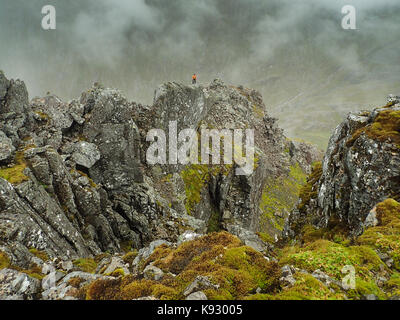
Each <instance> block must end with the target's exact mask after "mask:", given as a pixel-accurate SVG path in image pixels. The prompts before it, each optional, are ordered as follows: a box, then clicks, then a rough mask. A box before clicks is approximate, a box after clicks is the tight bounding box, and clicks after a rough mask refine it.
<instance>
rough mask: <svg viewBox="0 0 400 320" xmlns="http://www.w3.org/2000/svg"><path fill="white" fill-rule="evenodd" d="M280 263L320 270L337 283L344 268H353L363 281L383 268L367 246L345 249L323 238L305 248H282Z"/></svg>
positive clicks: (375, 254)
mask: <svg viewBox="0 0 400 320" xmlns="http://www.w3.org/2000/svg"><path fill="white" fill-rule="evenodd" d="M280 263H281V264H282V265H285V264H290V265H294V266H296V267H298V268H301V269H305V270H307V271H309V272H314V271H315V270H317V269H320V270H321V271H323V272H325V273H326V274H328V275H329V276H331V277H333V278H335V279H337V280H340V279H342V277H343V274H342V271H341V270H342V268H343V267H344V266H347V265H351V266H354V268H355V269H356V272H357V274H358V275H360V277H362V278H363V279H370V278H372V276H373V274H372V272H373V271H375V272H377V271H379V270H380V268H381V266H383V262H382V261H381V259H380V258H379V256H378V255H377V253H376V252H375V251H374V250H373V249H372V248H370V247H367V246H352V247H345V246H343V245H340V244H337V243H334V242H331V241H328V240H322V239H321V240H317V241H315V242H312V243H309V244H306V245H305V246H304V247H296V246H294V247H288V248H285V249H284V250H283V251H282V257H281V260H280Z"/></svg>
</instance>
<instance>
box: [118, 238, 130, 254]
mask: <svg viewBox="0 0 400 320" xmlns="http://www.w3.org/2000/svg"><path fill="white" fill-rule="evenodd" d="M119 245H120V247H121V250H122V251H123V252H125V253H127V252H130V251H131V250H132V249H133V241H132V240H128V241H121V242H120V244H119Z"/></svg>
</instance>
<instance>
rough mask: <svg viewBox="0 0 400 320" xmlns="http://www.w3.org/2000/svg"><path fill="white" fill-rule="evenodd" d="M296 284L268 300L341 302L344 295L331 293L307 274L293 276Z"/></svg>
mask: <svg viewBox="0 0 400 320" xmlns="http://www.w3.org/2000/svg"><path fill="white" fill-rule="evenodd" d="M295 278H296V284H295V285H294V286H293V287H291V288H288V289H285V290H283V291H282V292H280V293H279V294H277V295H275V296H270V297H269V299H270V300H341V299H344V295H343V294H340V293H332V292H331V291H330V290H329V289H328V288H327V287H326V286H324V285H323V284H322V283H321V282H320V281H318V280H316V279H315V278H314V277H312V276H311V275H308V274H302V273H298V274H296V275H295Z"/></svg>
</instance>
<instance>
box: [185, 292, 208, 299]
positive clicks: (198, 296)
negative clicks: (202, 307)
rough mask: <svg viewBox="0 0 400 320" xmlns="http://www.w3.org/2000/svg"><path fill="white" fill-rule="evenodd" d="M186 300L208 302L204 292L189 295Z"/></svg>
mask: <svg viewBox="0 0 400 320" xmlns="http://www.w3.org/2000/svg"><path fill="white" fill-rule="evenodd" d="M185 300H208V298H207V296H206V294H205V293H204V292H203V291H198V292H193V293H192V294H190V295H188V296H187V297H186V299H185Z"/></svg>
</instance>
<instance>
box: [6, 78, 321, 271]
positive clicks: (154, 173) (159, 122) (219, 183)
mask: <svg viewBox="0 0 400 320" xmlns="http://www.w3.org/2000/svg"><path fill="white" fill-rule="evenodd" d="M0 98H1V100H0V165H1V168H0V251H1V252H4V253H5V254H6V255H7V256H8V257H9V259H10V265H12V266H19V267H22V268H29V267H32V265H37V263H35V262H34V261H35V256H34V254H32V252H31V251H32V250H33V249H34V250H40V251H43V252H45V253H46V254H47V255H48V256H49V257H50V258H51V259H55V258H57V259H61V260H62V261H70V260H71V259H72V260H73V259H77V258H82V257H94V256H98V255H99V254H101V253H103V252H110V253H117V252H121V250H122V249H121V248H122V246H127V245H128V246H129V247H132V248H137V249H140V248H142V247H143V246H145V245H147V244H149V243H150V242H152V241H154V240H159V239H162V240H164V241H172V242H176V241H178V240H179V239H180V236H181V235H183V234H184V233H185V232H186V231H190V232H192V233H194V234H196V233H198V234H202V233H204V232H206V231H207V229H208V231H213V230H219V229H221V228H222V229H225V230H228V231H230V232H232V233H234V234H236V235H238V236H239V237H241V238H242V240H243V241H244V242H245V244H247V245H250V246H252V247H253V248H256V249H257V250H260V251H262V250H266V249H267V248H268V245H267V244H266V243H264V242H263V241H261V240H260V238H259V237H258V236H257V235H256V232H258V231H264V232H267V233H270V234H271V235H275V234H277V233H278V232H279V230H278V229H276V228H271V229H268V230H264V229H263V227H262V226H261V224H260V220H261V219H262V218H263V217H264V220H266V221H269V217H266V218H265V212H264V210H265V208H266V205H264V206H261V205H260V203H261V202H262V199H263V194H264V196H265V195H266V194H267V193H268V192H265V190H264V187H263V186H264V185H265V184H266V181H268V182H269V183H271V181H272V182H273V181H278V179H281V178H282V177H283V178H285V177H289V176H290V174H291V167H293V166H296V168H298V169H299V170H300V171H301V172H304V173H305V172H308V171H309V170H310V165H311V163H312V162H313V161H315V160H316V159H317V158H318V156H319V154H318V151H317V150H316V149H315V148H313V147H310V146H308V145H307V144H305V143H297V142H292V141H289V140H287V139H286V138H285V137H284V135H283V132H282V130H281V129H279V127H278V126H277V125H276V123H275V119H272V118H270V117H268V115H267V114H266V110H265V106H264V104H263V102H262V99H261V96H260V94H259V93H257V92H256V91H254V90H250V89H245V88H242V87H239V88H237V87H233V86H227V85H225V84H224V83H222V82H221V81H219V80H216V81H214V82H212V83H211V84H210V85H209V86H206V87H203V86H183V85H179V84H176V83H168V84H165V85H163V86H161V87H160V88H159V89H158V90H157V91H156V93H155V98H154V104H153V105H152V106H142V105H140V104H137V103H133V102H129V101H127V100H126V99H125V97H124V96H123V95H122V93H121V92H119V91H118V90H114V89H107V88H103V87H102V86H101V85H99V84H95V85H94V86H93V87H92V88H91V89H89V90H88V91H86V92H84V93H83V94H82V96H81V97H80V98H79V99H75V100H72V101H70V102H68V103H66V102H63V101H62V100H61V99H59V98H58V97H56V96H46V97H44V98H34V99H33V100H32V101H31V102H29V101H28V93H27V91H26V88H25V85H24V83H23V82H22V81H19V80H17V81H14V80H7V79H6V78H5V76H4V75H3V73H0ZM170 121H177V124H178V125H177V128H178V130H181V129H187V128H192V129H195V130H196V131H197V132H199V133H200V132H201V129H202V128H211V129H246V128H253V129H254V130H255V131H254V132H255V157H256V165H255V170H254V172H253V173H252V174H250V175H245V176H243V175H242V176H239V175H236V172H237V171H236V170H237V169H238V166H237V165H225V164H222V165H217V166H208V165H200V164H199V165H168V166H167V165H164V166H154V165H149V163H147V159H146V150H147V148H148V146H149V142H148V141H147V139H146V134H147V132H148V131H149V130H151V129H153V128H159V129H163V130H165V131H166V132H167V131H168V128H169V124H170ZM235 148H236V146H235V147H234V149H235ZM277 183H279V182H277ZM287 191H288V192H289V191H290V192H291V193H292V194H293V197H294V198H295V197H297V194H296V192H294V191H292V190H289V189H288V190H287ZM268 205H269V207H268V208H269V210H274V207H273V205H272V204H268ZM291 205H292V203H289V204H288V206H291ZM277 215H278V214H277ZM279 217H280V218H279V219H280V220H282V221H283V216H282V213H281V212H280V213H279ZM36 262H37V261H36Z"/></svg>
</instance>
